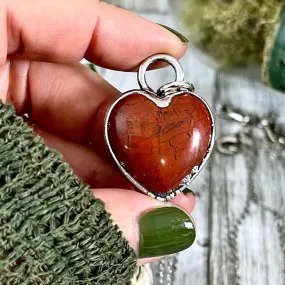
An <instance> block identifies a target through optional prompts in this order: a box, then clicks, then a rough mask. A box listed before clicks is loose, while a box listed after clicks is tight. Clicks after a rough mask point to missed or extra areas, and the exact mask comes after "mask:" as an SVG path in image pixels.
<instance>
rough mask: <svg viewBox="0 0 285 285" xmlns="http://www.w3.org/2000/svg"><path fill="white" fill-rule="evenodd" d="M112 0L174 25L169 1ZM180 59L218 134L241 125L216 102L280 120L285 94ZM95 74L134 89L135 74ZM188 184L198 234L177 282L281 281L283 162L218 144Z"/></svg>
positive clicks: (160, 74)
mask: <svg viewBox="0 0 285 285" xmlns="http://www.w3.org/2000/svg"><path fill="white" fill-rule="evenodd" d="M109 2H113V3H115V4H117V5H119V6H122V7H125V8H128V9H129V10H132V11H135V12H140V13H141V14H142V15H143V16H144V17H146V18H148V19H150V20H152V21H154V22H159V23H164V24H166V25H169V26H171V27H176V26H177V23H176V21H175V19H174V17H173V15H172V13H171V11H170V9H169V7H168V5H167V1H164V0H157V1H155V0H152V1H132V0H121V1H115V0H113V1H109ZM181 63H182V65H183V66H184V70H185V78H186V79H187V80H189V81H190V82H192V83H193V84H194V85H195V87H196V93H197V94H199V95H201V96H202V97H203V98H205V100H206V101H207V102H208V103H209V104H210V106H211V107H212V109H213V111H214V116H215V119H216V134H217V138H219V137H220V136H222V135H225V134H231V133H233V132H235V131H236V130H237V129H238V128H239V126H237V125H235V124H233V123H231V122H227V121H225V120H223V119H220V118H218V117H217V115H216V112H215V108H216V104H217V103H230V104H232V105H234V106H237V107H239V108H242V109H243V110H245V111H246V112H249V113H255V114H259V115H262V114H264V113H265V112H268V111H274V112H275V113H276V114H277V115H278V116H279V122H280V123H283V124H285V95H284V94H281V93H278V92H275V91H273V90H270V89H269V88H267V87H265V86H264V85H263V84H262V83H260V82H259V81H258V80H252V79H249V78H247V77H243V76H241V75H234V74H224V73H221V72H219V71H218V70H216V69H214V68H213V67H210V66H208V65H207V64H205V62H204V61H203V60H202V59H201V57H200V56H199V55H197V53H195V52H193V50H191V49H189V51H188V52H187V54H186V55H185V57H184V58H183V59H182V60H181ZM99 72H100V73H101V74H102V76H103V77H104V78H106V79H107V80H108V81H109V82H110V83H111V84H113V85H114V86H115V87H117V88H118V89H119V90H121V91H126V90H129V89H132V88H137V87H138V85H137V82H136V75H135V74H126V73H120V72H115V71H110V70H103V69H100V71H99ZM152 73H153V74H154V76H151V77H150V78H149V81H150V84H155V82H160V83H161V84H163V83H164V82H166V81H167V80H169V79H170V78H173V72H172V71H171V69H170V68H167V69H165V70H163V71H162V70H160V71H152ZM171 76H172V77H171ZM154 78H155V80H154ZM192 188H193V190H194V191H195V192H196V193H197V205H196V208H195V210H194V213H193V216H194V218H195V221H196V223H197V239H196V242H195V244H194V245H193V246H192V247H191V248H190V249H188V250H186V251H184V252H182V253H180V254H179V257H178V269H177V271H176V273H175V282H174V285H188V284H189V285H193V284H195V285H196V284H197V285H198V284H199V285H285V254H284V252H285V229H284V222H285V220H284V205H285V203H284V199H285V161H284V160H281V159H272V158H270V155H269V153H268V152H267V151H266V150H264V149H261V148H255V149H247V150H245V151H244V152H243V153H241V154H239V155H236V156H225V155H222V154H220V153H219V152H218V151H217V150H215V151H214V152H213V155H212V157H211V160H210V162H208V163H207V165H206V167H205V168H204V169H203V171H202V172H201V173H200V175H199V176H198V177H197V179H196V180H195V181H194V182H193V184H192Z"/></svg>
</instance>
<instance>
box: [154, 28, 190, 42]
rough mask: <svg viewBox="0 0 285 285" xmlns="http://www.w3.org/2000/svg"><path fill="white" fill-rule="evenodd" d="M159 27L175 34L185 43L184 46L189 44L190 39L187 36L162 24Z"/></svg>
mask: <svg viewBox="0 0 285 285" xmlns="http://www.w3.org/2000/svg"><path fill="white" fill-rule="evenodd" d="M159 25H160V26H162V27H163V28H165V29H166V30H168V31H169V32H171V33H173V34H174V35H175V36H177V37H178V38H179V39H180V41H181V42H182V43H184V44H188V43H189V41H188V39H187V38H186V37H185V36H183V35H182V34H181V33H179V32H177V31H176V30H174V29H172V28H170V27H167V26H165V25H162V24H159Z"/></svg>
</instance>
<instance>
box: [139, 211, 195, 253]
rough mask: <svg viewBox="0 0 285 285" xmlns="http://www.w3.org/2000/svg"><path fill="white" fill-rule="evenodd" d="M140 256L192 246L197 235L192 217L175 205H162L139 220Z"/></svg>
mask: <svg viewBox="0 0 285 285" xmlns="http://www.w3.org/2000/svg"><path fill="white" fill-rule="evenodd" d="M139 231H140V240H139V258H145V257H155V256H162V255H168V254H172V253H176V252H179V251H181V250H184V249H186V248H188V247H190V246H191V245H192V244H193V242H194V240H195V236H196V232H195V227H194V224H193V222H192V221H191V219H190V218H189V217H188V215H186V214H185V213H184V212H183V211H181V210H180V209H178V208H175V207H162V208H157V209H155V210H152V211H150V212H148V213H146V214H144V215H143V216H142V217H141V218H140V220H139Z"/></svg>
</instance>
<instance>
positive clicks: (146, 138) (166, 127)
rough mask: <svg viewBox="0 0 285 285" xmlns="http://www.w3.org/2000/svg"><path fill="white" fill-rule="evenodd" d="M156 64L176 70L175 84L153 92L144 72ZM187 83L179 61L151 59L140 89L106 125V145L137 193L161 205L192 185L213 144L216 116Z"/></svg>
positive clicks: (118, 104)
mask: <svg viewBox="0 0 285 285" xmlns="http://www.w3.org/2000/svg"><path fill="white" fill-rule="evenodd" d="M158 60H163V61H166V62H167V63H169V64H170V65H171V66H173V68H174V69H175V71H176V81H175V82H172V83H168V84H165V85H163V86H162V87H161V88H159V90H158V91H157V92H154V91H153V90H152V89H151V88H150V87H149V86H148V85H147V83H146V79H145V73H146V70H147V68H148V66H149V65H150V64H151V63H153V62H155V61H158ZM183 79H184V74H183V69H182V67H181V65H180V63H179V62H178V61H176V59H174V58H172V57H171V56H169V55H163V54H159V55H154V56H152V57H150V58H148V59H147V60H146V61H144V62H143V63H142V65H141V66H140V69H139V72H138V81H139V84H140V86H141V90H132V91H129V92H126V93H124V94H122V95H121V96H120V97H119V98H118V99H117V100H116V101H115V102H114V103H113V104H112V106H111V107H110V109H109V110H108V112H107V115H106V120H105V139H106V143H107V146H108V148H109V151H110V153H111V155H112V157H113V159H114V161H115V162H116V164H117V165H118V167H119V168H120V170H121V171H122V172H123V174H124V175H125V176H126V177H127V178H128V179H129V180H130V181H131V182H132V183H133V184H134V185H135V186H136V187H137V188H138V189H139V190H141V191H143V192H144V193H146V194H148V195H150V196H151V197H154V198H157V199H159V200H163V201H165V200H169V199H171V198H173V197H174V196H175V195H177V194H179V193H180V192H183V190H184V189H185V188H187V187H188V186H189V184H190V182H191V181H192V180H193V179H194V178H195V177H196V176H197V174H198V173H199V172H200V170H201V169H202V167H203V166H204V164H205V162H206V160H207V159H208V158H209V156H210V153H211V151H212V148H213V143H214V121H213V116H212V113H211V111H210V109H209V107H208V105H207V103H206V102H205V101H204V100H203V99H202V98H200V97H199V96H197V95H196V94H194V93H193V91H194V87H193V85H192V84H190V83H187V82H184V81H183Z"/></svg>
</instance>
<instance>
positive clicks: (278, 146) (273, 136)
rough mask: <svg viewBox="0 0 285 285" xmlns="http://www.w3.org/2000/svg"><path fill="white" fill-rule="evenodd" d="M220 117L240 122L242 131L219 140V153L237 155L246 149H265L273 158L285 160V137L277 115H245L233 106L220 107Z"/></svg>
mask: <svg viewBox="0 0 285 285" xmlns="http://www.w3.org/2000/svg"><path fill="white" fill-rule="evenodd" d="M217 113H218V115H219V116H220V117H221V118H223V119H226V120H231V121H235V122H238V123H239V124H240V125H241V126H242V129H241V130H240V131H239V132H237V133H235V134H230V135H226V136H224V137H221V138H220V139H218V140H217V142H216V143H217V149H218V151H219V152H221V153H223V154H228V155H235V154H238V153H240V152H242V151H243V150H244V149H245V148H246V149H248V148H251V149H252V148H260V147H263V148H265V149H266V150H268V151H269V153H270V156H271V157H272V158H276V157H280V158H284V159H285V135H284V134H282V128H281V126H280V125H278V124H277V121H276V115H275V114H274V113H272V112H268V113H266V114H264V115H263V116H256V115H249V114H244V113H243V112H241V111H240V110H238V109H235V108H233V107H232V106H231V105H218V106H217Z"/></svg>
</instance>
